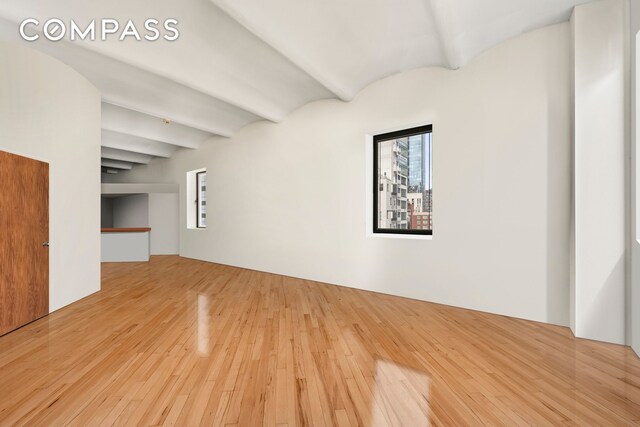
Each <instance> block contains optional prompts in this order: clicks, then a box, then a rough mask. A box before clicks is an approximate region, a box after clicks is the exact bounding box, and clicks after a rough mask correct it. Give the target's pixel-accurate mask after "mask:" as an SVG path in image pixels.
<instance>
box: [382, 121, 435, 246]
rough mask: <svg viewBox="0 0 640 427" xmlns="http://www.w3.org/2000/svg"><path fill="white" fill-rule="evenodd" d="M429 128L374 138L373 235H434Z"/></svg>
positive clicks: (418, 128) (386, 134) (429, 126)
mask: <svg viewBox="0 0 640 427" xmlns="http://www.w3.org/2000/svg"><path fill="white" fill-rule="evenodd" d="M431 131H432V128H431V125H427V126H420V127H416V128H411V129H405V130H401V131H397V132H390V133H385V134H381V135H375V136H374V137H373V162H374V165H373V175H374V176H373V179H374V185H373V188H374V192H373V232H374V233H389V234H422V235H431V234H433V215H432V213H433V198H432V194H433V185H432V181H433V179H432V178H433V175H432V157H433V156H432V148H433V147H432V138H431Z"/></svg>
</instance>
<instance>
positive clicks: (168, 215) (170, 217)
mask: <svg viewBox="0 0 640 427" xmlns="http://www.w3.org/2000/svg"><path fill="white" fill-rule="evenodd" d="M178 199H179V197H178V194H177V193H151V194H149V227H151V249H150V250H151V255H177V254H178V253H179V252H180V247H179V239H180V237H179V225H178V224H179V220H180V210H179V208H178Z"/></svg>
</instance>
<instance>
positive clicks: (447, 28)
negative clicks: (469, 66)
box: [426, 0, 464, 70]
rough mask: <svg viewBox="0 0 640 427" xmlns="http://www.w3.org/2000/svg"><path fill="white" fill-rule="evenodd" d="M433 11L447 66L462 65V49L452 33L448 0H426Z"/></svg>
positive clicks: (456, 66)
mask: <svg viewBox="0 0 640 427" xmlns="http://www.w3.org/2000/svg"><path fill="white" fill-rule="evenodd" d="M426 1H427V2H428V3H429V7H430V8H431V11H432V12H433V19H434V23H435V29H436V33H437V34H438V42H439V43H440V49H441V50H442V55H443V56H444V60H445V63H446V66H447V68H449V69H452V70H457V69H459V68H460V67H462V66H463V65H464V61H463V58H462V50H461V49H460V46H459V44H458V41H457V38H456V36H455V34H454V30H453V29H454V28H455V26H454V17H453V15H454V14H453V11H452V10H451V7H452V2H451V1H450V0H426Z"/></svg>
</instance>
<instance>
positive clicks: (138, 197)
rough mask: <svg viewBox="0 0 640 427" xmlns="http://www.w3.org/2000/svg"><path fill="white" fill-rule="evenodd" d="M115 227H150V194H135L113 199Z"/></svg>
mask: <svg viewBox="0 0 640 427" xmlns="http://www.w3.org/2000/svg"><path fill="white" fill-rule="evenodd" d="M113 226H114V227H115V228H127V227H149V195H148V194H133V195H131V196H123V197H115V198H114V199H113Z"/></svg>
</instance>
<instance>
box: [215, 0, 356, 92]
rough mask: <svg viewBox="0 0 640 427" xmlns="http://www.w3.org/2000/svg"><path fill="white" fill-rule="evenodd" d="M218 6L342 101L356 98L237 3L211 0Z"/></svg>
mask: <svg viewBox="0 0 640 427" xmlns="http://www.w3.org/2000/svg"><path fill="white" fill-rule="evenodd" d="M211 1H212V2H213V3H214V4H215V5H216V6H218V7H219V8H220V9H222V10H224V11H225V13H227V14H228V15H229V16H231V17H232V18H233V19H235V20H236V21H237V22H238V23H239V24H240V25H242V26H243V27H244V28H246V29H247V30H248V31H250V32H251V33H253V34H255V35H256V36H257V37H259V38H260V39H262V41H264V42H265V43H267V44H268V45H269V46H271V47H272V48H273V49H275V50H277V51H278V52H280V54H282V55H283V56H284V57H285V58H287V59H288V60H289V61H291V62H293V63H294V64H295V65H297V66H298V67H299V68H300V69H302V70H303V71H304V72H305V73H307V74H308V75H309V76H310V77H312V78H313V79H314V80H315V81H317V82H318V83H319V84H320V85H322V86H323V87H324V88H326V89H327V90H328V91H330V92H331V93H332V94H334V95H335V96H336V97H337V98H339V99H341V100H342V101H351V100H352V99H353V97H354V96H355V93H356V91H355V90H354V89H353V88H349V87H345V86H344V85H343V84H341V83H339V82H338V81H336V80H335V79H333V78H332V77H331V76H329V75H328V74H327V73H325V72H323V71H322V70H321V67H317V66H315V65H314V64H313V63H311V62H310V61H308V60H307V59H305V57H304V56H303V55H300V54H298V53H297V51H296V50H295V49H292V48H291V44H288V43H284V42H282V39H281V38H279V37H277V36H274V33H273V32H269V31H264V30H263V29H262V27H260V26H258V25H255V23H254V22H253V21H252V20H250V19H246V17H245V15H244V14H243V13H241V11H240V8H238V7H237V6H238V5H237V2H234V1H229V0H211Z"/></svg>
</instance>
